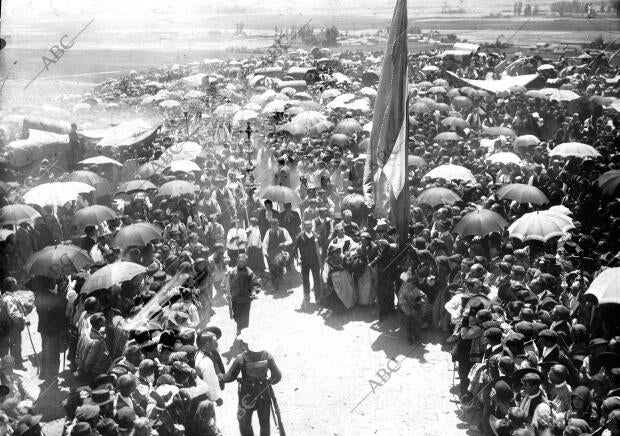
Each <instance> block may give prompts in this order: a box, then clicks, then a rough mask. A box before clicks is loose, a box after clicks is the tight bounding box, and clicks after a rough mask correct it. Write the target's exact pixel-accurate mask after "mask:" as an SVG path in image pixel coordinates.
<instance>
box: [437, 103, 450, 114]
mask: <svg viewBox="0 0 620 436" xmlns="http://www.w3.org/2000/svg"><path fill="white" fill-rule="evenodd" d="M435 110H438V111H439V112H443V113H445V114H447V113H448V112H450V106H448V105H447V104H446V103H435Z"/></svg>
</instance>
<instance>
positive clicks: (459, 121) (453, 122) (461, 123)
mask: <svg viewBox="0 0 620 436" xmlns="http://www.w3.org/2000/svg"><path fill="white" fill-rule="evenodd" d="M441 124H443V125H444V126H450V127H455V128H456V127H458V128H459V129H465V128H467V127H469V123H468V122H467V121H465V120H464V119H463V118H458V117H446V118H444V119H443V120H441Z"/></svg>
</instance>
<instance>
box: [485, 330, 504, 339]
mask: <svg viewBox="0 0 620 436" xmlns="http://www.w3.org/2000/svg"><path fill="white" fill-rule="evenodd" d="M484 337H485V338H487V339H493V340H495V341H501V340H502V329H500V328H498V327H491V328H488V329H486V330H485V331H484Z"/></svg>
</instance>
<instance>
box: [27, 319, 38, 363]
mask: <svg viewBox="0 0 620 436" xmlns="http://www.w3.org/2000/svg"><path fill="white" fill-rule="evenodd" d="M26 331H27V332H28V339H30V345H31V346H32V351H34V355H35V357H36V359H37V375H39V373H40V371H41V359H39V353H37V349H36V348H35V347H34V341H33V340H32V334H31V333H30V327H29V325H28V324H26Z"/></svg>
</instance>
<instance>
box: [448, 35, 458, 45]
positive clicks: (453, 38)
mask: <svg viewBox="0 0 620 436" xmlns="http://www.w3.org/2000/svg"><path fill="white" fill-rule="evenodd" d="M446 41H448V42H449V43H451V44H452V43H455V42H457V41H458V37H457V36H456V35H455V34H454V33H448V34H447V35H446Z"/></svg>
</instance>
